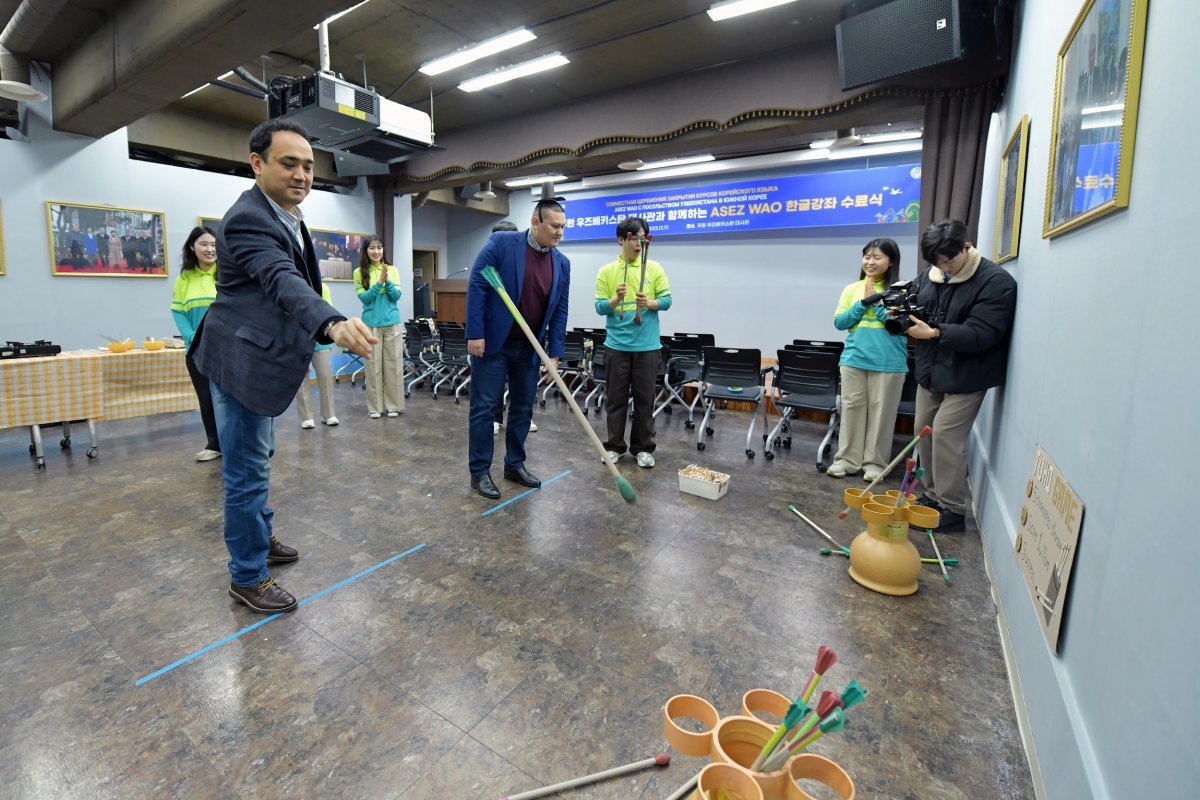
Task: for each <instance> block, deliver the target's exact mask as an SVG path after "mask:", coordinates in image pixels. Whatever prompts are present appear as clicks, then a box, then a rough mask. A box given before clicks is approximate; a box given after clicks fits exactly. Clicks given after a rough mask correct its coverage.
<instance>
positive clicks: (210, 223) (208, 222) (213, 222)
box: [196, 217, 221, 233]
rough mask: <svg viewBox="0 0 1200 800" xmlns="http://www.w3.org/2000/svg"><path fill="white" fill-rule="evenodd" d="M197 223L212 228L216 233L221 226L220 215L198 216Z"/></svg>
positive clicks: (202, 226)
mask: <svg viewBox="0 0 1200 800" xmlns="http://www.w3.org/2000/svg"><path fill="white" fill-rule="evenodd" d="M196 224H197V225H199V226H200V227H201V228H212V229H213V233H216V232H217V231H218V230H220V228H221V218H220V217H196Z"/></svg>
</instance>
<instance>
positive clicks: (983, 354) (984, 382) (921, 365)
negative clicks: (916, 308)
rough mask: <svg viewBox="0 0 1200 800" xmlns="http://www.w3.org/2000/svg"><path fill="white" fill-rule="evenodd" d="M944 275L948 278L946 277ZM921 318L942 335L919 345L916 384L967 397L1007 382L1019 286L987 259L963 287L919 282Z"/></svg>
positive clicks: (924, 278) (925, 280)
mask: <svg viewBox="0 0 1200 800" xmlns="http://www.w3.org/2000/svg"><path fill="white" fill-rule="evenodd" d="M943 277H945V276H944V275H943ZM917 304H918V305H920V306H922V307H923V308H924V309H925V313H924V314H922V315H921V316H922V318H923V319H925V321H926V322H935V323H936V324H937V325H938V326H939V327H940V328H941V331H942V333H941V336H940V337H938V338H936V339H930V340H928V341H916V340H914V342H913V344H914V346H915V348H916V367H917V369H916V379H917V383H918V384H919V385H921V386H923V387H925V388H926V389H928V390H930V391H934V392H944V393H949V394H966V393H969V392H978V391H982V390H984V389H990V388H991V387H993V386H1000V385H1002V384H1003V383H1004V376H1005V373H1006V372H1007V371H1008V344H1009V340H1010V333H1011V331H1012V323H1013V315H1014V313H1015V312H1016V307H1017V282H1016V281H1015V280H1014V279H1013V277H1012V276H1011V275H1009V274H1008V273H1007V272H1005V271H1004V270H1003V269H1001V268H1000V267H998V266H996V265H995V264H994V263H992V262H991V261H989V260H987V259H986V258H983V257H980V259H979V266H978V267H977V268H976V269H975V274H974V275H972V276H971V277H970V278H968V279H967V280H965V281H963V282H962V283H949V284H947V283H935V282H934V281H933V280H931V279H930V277H929V272H928V271H927V272H925V273H924V274H923V275H921V276H920V277H919V278H917Z"/></svg>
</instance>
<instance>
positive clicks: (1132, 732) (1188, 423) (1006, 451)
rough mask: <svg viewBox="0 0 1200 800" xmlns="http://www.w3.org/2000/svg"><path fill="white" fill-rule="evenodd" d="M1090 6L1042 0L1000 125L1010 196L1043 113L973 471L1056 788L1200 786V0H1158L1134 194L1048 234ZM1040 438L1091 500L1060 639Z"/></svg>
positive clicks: (1166, 791) (1034, 7) (990, 191)
mask: <svg viewBox="0 0 1200 800" xmlns="http://www.w3.org/2000/svg"><path fill="white" fill-rule="evenodd" d="M1081 5H1082V2H1081V0H1076V2H1069V3H1063V2H1061V0H1026V2H1025V5H1024V10H1023V18H1022V20H1021V24H1020V38H1019V43H1020V44H1019V48H1020V49H1019V54H1018V58H1017V60H1016V63H1015V65H1014V72H1013V76H1012V81H1011V83H1010V86H1009V90H1008V94H1007V97H1006V99H1005V103H1004V105H1003V106H1002V107H1001V109H1000V110H999V114H998V116H997V118H996V120H995V124H994V126H993V129H992V135H991V137H990V139H989V144H988V165H989V168H988V175H987V183H986V185H985V187H984V197H990V198H994V197H995V196H996V194H995V189H996V185H997V183H996V181H997V173H998V170H999V162H1000V155H1001V151H1002V149H1003V147H1004V145H1005V143H1006V142H1007V139H1008V136H1009V135H1010V134H1011V133H1012V130H1013V129H1014V128H1015V126H1016V124H1017V122H1018V120H1019V119H1020V117H1021V115H1022V114H1029V115H1030V118H1031V128H1030V150H1029V161H1028V171H1027V173H1026V184H1025V207H1024V214H1023V217H1024V219H1023V221H1022V228H1021V239H1020V254H1019V258H1018V260H1016V261H1014V262H1010V268H1011V270H1012V272H1013V274H1014V275H1015V276H1016V278H1017V281H1018V284H1019V291H1018V307H1017V317H1016V327H1015V331H1014V336H1013V347H1012V359H1011V363H1010V366H1009V378H1008V384H1007V386H1006V388H1005V389H1004V391H1003V393H1002V394H1000V395H999V397H998V398H995V399H996V400H997V402H993V403H989V404H988V406H987V407H986V408H985V410H984V413H983V414H981V416H980V418H979V420H978V422H977V425H976V430H975V435H976V437H975V441H974V445H975V447H974V453H973V456H972V478H973V483H974V485H975V494H976V504H977V508H978V513H979V518H980V528H981V530H982V531H983V535H984V539H985V543H986V545H987V548H988V551H989V553H990V557H991V562H992V566H993V570H994V573H995V586H996V591H997V593H998V595H999V598H1000V601H1001V604H1002V606H1003V612H1004V616H1005V618H1006V622H1007V626H1008V630H1009V633H1010V636H1011V639H1012V644H1013V649H1014V653H1015V658H1016V663H1017V668H1018V673H1019V677H1020V683H1021V686H1022V689H1023V692H1024V698H1025V703H1026V706H1027V708H1028V713H1029V719H1030V725H1031V728H1032V734H1033V743H1034V745H1035V747H1036V751H1037V755H1038V762H1039V763H1040V766H1041V771H1042V776H1043V780H1044V783H1045V787H1046V794H1047V796H1048V797H1050V798H1064V800H1074V799H1075V798H1083V797H1100V798H1110V797H1111V798H1129V797H1155V798H1183V797H1195V796H1196V793H1197V788H1196V787H1197V785H1200V717H1198V712H1200V690H1198V689H1197V684H1196V679H1195V676H1196V674H1197V662H1198V661H1200V636H1197V625H1196V622H1195V609H1196V607H1197V605H1198V601H1200V591H1198V590H1197V586H1198V582H1197V580H1196V568H1197V565H1198V564H1200V537H1197V535H1196V531H1195V527H1196V526H1195V525H1194V523H1193V520H1192V519H1191V516H1190V515H1188V514H1186V513H1185V503H1186V502H1187V500H1186V498H1188V497H1190V496H1191V492H1193V491H1195V490H1196V479H1195V459H1196V453H1197V451H1198V447H1197V446H1198V445H1200V424H1197V422H1196V419H1195V397H1196V394H1197V390H1200V377H1198V372H1197V366H1198V365H1200V357H1198V356H1197V354H1196V350H1195V347H1194V342H1195V340H1196V336H1195V323H1194V321H1193V320H1192V319H1191V315H1190V314H1189V313H1187V309H1188V308H1189V307H1190V303H1188V299H1189V297H1190V293H1191V292H1192V291H1193V287H1194V284H1195V280H1194V276H1193V275H1192V272H1193V271H1194V268H1195V265H1196V253H1197V245H1196V241H1195V236H1194V234H1193V233H1192V230H1191V226H1192V225H1194V224H1195V221H1194V210H1195V192H1194V189H1193V187H1192V186H1191V185H1190V183H1191V181H1192V173H1194V171H1195V165H1196V163H1197V159H1196V154H1195V150H1194V148H1192V147H1191V145H1190V143H1187V142H1186V141H1185V138H1184V137H1185V136H1186V134H1184V133H1183V132H1185V131H1190V130H1194V129H1195V128H1196V126H1197V124H1200V111H1198V110H1197V107H1196V105H1195V104H1194V103H1193V102H1191V99H1192V98H1194V96H1195V89H1194V75H1195V74H1196V71H1197V69H1198V68H1200V56H1198V55H1197V51H1196V47H1195V43H1196V41H1197V38H1198V37H1200V14H1198V13H1197V10H1196V7H1195V4H1194V2H1193V0H1153V2H1151V3H1150V9H1149V24H1148V31H1147V37H1146V57H1145V63H1144V73H1143V80H1142V96H1141V107H1140V112H1139V114H1138V123H1137V139H1136V158H1135V159H1134V162H1133V177H1132V182H1131V189H1132V195H1131V197H1130V206H1129V208H1128V209H1127V210H1124V211H1120V212H1117V213H1114V214H1112V215H1110V216H1107V217H1105V218H1103V219H1101V220H1099V221H1097V222H1094V223H1092V224H1089V225H1086V226H1084V227H1082V228H1080V229H1078V230H1076V231H1073V232H1071V233H1068V234H1065V235H1062V236H1059V237H1056V238H1054V239H1053V240H1047V239H1043V238H1041V230H1042V214H1043V211H1044V203H1045V188H1046V172H1047V157H1048V156H1047V151H1048V148H1049V136H1050V133H1049V132H1050V125H1051V109H1052V105H1053V93H1054V75H1055V61H1056V54H1057V52H1058V49H1059V47H1060V45H1061V44H1062V42H1063V39H1064V38H1065V36H1066V34H1067V32H1068V30H1069V29H1070V26H1071V24H1072V22H1073V21H1074V18H1075V15H1076V13H1077V12H1078V10H1079V8H1080V7H1081ZM1181 145H1182V146H1181ZM993 203H994V201H993ZM985 208H986V211H985V213H984V215H983V219H982V220H981V223H980V224H981V230H984V231H992V230H993V226H994V209H992V208H987V207H986V206H985ZM981 238H986V239H987V240H988V241H989V242H990V236H989V237H982V236H981ZM990 249H991V248H990V246H989V247H988V248H987V249H986V250H985V252H987V253H989V254H990ZM1038 444H1040V445H1041V446H1042V447H1043V448H1045V449H1046V451H1047V453H1048V454H1049V455H1050V457H1051V458H1053V459H1054V461H1055V462H1056V463H1057V465H1058V466H1059V468H1060V469H1061V470H1062V472H1063V474H1064V476H1065V477H1066V478H1067V479H1068V480H1069V481H1070V483H1071V486H1072V488H1073V489H1074V490H1075V491H1076V492H1077V493H1078V494H1079V496H1080V497H1081V498H1082V499H1083V502H1084V504H1085V508H1086V510H1085V513H1084V518H1083V529H1082V533H1081V536H1080V541H1079V550H1078V555H1077V558H1076V561H1075V566H1074V570H1073V572H1072V574H1071V584H1070V590H1069V594H1068V605H1067V608H1066V618H1065V625H1064V629H1063V632H1062V637H1061V640H1060V649H1059V655H1058V656H1055V655H1054V654H1053V653H1052V652H1051V651H1050V649H1049V648H1048V647H1047V645H1046V642H1045V639H1044V637H1043V636H1042V633H1041V630H1040V628H1039V626H1038V623H1037V620H1036V618H1035V615H1034V610H1033V605H1032V602H1031V600H1030V598H1029V593H1028V590H1027V589H1026V586H1025V582H1024V580H1023V578H1022V576H1021V573H1020V572H1019V570H1018V568H1017V564H1016V561H1015V559H1014V557H1013V551H1012V548H1013V543H1014V540H1015V536H1016V531H1017V522H1016V520H1015V519H1014V518H1015V517H1016V516H1018V514H1019V512H1020V509H1021V505H1022V498H1023V490H1024V486H1025V481H1026V480H1027V479H1028V476H1029V472H1030V468H1031V466H1032V463H1033V456H1034V447H1035V445H1038Z"/></svg>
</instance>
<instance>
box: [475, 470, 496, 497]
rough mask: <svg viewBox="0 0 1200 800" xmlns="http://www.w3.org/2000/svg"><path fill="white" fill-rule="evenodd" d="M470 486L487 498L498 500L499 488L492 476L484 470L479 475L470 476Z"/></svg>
mask: <svg viewBox="0 0 1200 800" xmlns="http://www.w3.org/2000/svg"><path fill="white" fill-rule="evenodd" d="M471 488H472V489H474V490H475V491H477V492H479V493H480V494H481V495H483V496H484V497H486V498H487V499H488V500H499V499H500V489H499V488H498V487H497V486H496V483H495V481H493V480H492V476H491V475H489V474H487V473H486V472H484V473H483V474H481V475H472V476H471Z"/></svg>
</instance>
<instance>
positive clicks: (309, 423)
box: [300, 419, 317, 430]
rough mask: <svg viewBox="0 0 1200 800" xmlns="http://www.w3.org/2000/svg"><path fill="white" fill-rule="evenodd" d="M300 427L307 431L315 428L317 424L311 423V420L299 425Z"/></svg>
mask: <svg viewBox="0 0 1200 800" xmlns="http://www.w3.org/2000/svg"><path fill="white" fill-rule="evenodd" d="M300 427H301V428H304V430H308V429H310V428H315V427H317V423H315V422H313V421H312V420H311V419H306V420H304V422H301V423H300Z"/></svg>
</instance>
